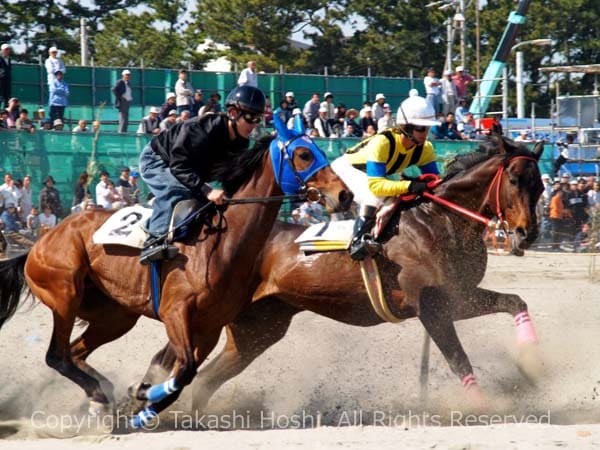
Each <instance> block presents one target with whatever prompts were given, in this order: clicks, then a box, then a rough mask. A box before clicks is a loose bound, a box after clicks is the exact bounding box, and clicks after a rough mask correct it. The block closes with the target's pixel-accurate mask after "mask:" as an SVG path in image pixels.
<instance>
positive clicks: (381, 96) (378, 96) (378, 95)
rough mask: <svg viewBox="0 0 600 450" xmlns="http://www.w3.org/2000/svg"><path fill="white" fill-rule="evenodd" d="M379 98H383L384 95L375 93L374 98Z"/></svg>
mask: <svg viewBox="0 0 600 450" xmlns="http://www.w3.org/2000/svg"><path fill="white" fill-rule="evenodd" d="M380 98H383V99H384V100H385V95H383V94H377V95H376V96H375V100H379V99H380Z"/></svg>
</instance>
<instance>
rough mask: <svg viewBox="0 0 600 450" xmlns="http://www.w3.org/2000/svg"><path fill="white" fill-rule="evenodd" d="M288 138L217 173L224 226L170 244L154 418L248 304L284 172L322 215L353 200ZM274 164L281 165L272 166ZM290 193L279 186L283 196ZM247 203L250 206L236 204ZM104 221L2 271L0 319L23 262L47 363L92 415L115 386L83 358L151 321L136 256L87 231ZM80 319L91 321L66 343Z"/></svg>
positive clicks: (63, 232) (72, 221) (39, 246)
mask: <svg viewBox="0 0 600 450" xmlns="http://www.w3.org/2000/svg"><path fill="white" fill-rule="evenodd" d="M288 138H289V136H288V137H285V136H283V137H281V136H280V137H278V138H277V139H275V140H273V141H272V142H271V139H270V138H269V139H263V140H260V141H259V142H258V143H257V144H256V146H255V147H254V148H253V149H252V150H249V151H247V152H244V153H243V154H242V155H241V156H240V157H238V158H237V160H235V161H234V162H233V163H232V164H230V165H228V166H227V167H226V168H224V169H223V171H222V172H223V177H222V178H221V181H222V184H223V187H224V189H225V191H226V192H228V193H229V194H232V193H234V192H235V195H234V196H233V199H232V201H231V203H232V204H231V205H230V206H229V207H228V208H227V209H226V211H224V212H223V213H222V214H223V218H222V223H224V224H225V227H224V230H221V231H220V232H213V233H209V232H207V227H206V225H203V224H196V225H195V227H193V228H192V231H191V233H190V237H189V238H188V239H187V240H186V241H185V242H184V243H177V244H176V245H177V246H178V247H179V249H180V254H179V255H178V256H177V257H176V258H175V259H173V260H171V261H168V262H165V263H164V264H163V267H162V280H163V287H162V303H161V304H160V309H159V310H158V312H159V317H160V320H162V321H163V323H164V325H165V328H166V332H167V335H168V338H169V343H170V345H171V348H172V349H173V351H174V354H175V359H176V364H175V365H176V368H175V370H174V372H173V378H171V379H170V380H169V381H168V382H167V383H165V384H164V385H158V386H157V387H155V389H154V390H152V389H149V390H148V392H147V393H146V398H147V400H148V401H149V402H150V403H151V404H152V403H154V405H152V406H151V409H149V411H147V413H152V414H153V413H157V412H159V411H160V410H162V409H164V408H166V407H167V406H168V405H169V404H171V403H172V402H173V401H174V400H175V399H176V398H177V397H178V396H179V394H180V392H181V389H182V388H183V387H184V386H185V385H187V384H188V383H190V382H191V380H192V379H193V377H194V375H195V374H196V369H197V367H198V366H199V365H200V364H201V363H202V361H203V360H204V358H205V357H206V356H207V355H208V353H209V352H210V351H211V350H212V348H213V347H214V345H215V343H216V342H217V340H218V337H219V334H220V332H221V330H222V328H223V326H224V325H226V324H228V323H230V322H232V321H233V320H234V319H235V318H236V317H237V315H238V313H239V312H240V310H241V309H242V308H243V307H244V306H245V305H246V304H247V303H248V302H249V297H248V293H249V292H251V290H252V289H253V288H254V287H255V285H254V281H253V279H252V276H251V275H252V271H253V270H254V269H253V268H254V262H255V260H256V255H257V254H259V253H260V251H261V250H262V247H263V245H264V244H265V241H266V239H267V237H268V236H269V233H270V231H271V228H272V226H273V224H274V222H275V221H276V218H277V214H278V211H279V208H280V206H281V201H282V198H281V197H282V194H283V191H282V188H280V185H279V184H278V182H277V181H276V179H285V173H287V172H290V174H291V175H289V174H288V178H293V179H296V180H297V181H298V189H300V188H303V187H304V188H314V189H317V190H318V191H319V192H320V193H321V200H320V201H321V203H322V204H323V205H324V206H326V207H327V209H328V210H329V211H332V212H333V211H337V210H343V209H347V208H348V207H349V206H350V204H351V202H352V194H351V193H350V192H349V191H348V190H347V188H346V186H345V185H344V183H343V182H342V181H341V180H340V179H339V177H338V176H337V175H336V174H335V173H333V172H332V170H331V169H330V168H329V167H328V165H327V160H326V157H325V156H324V153H323V152H322V151H320V150H319V149H318V147H317V146H316V145H315V144H314V142H312V140H310V139H309V138H308V137H306V136H301V135H296V136H295V137H294V138H293V139H291V138H290V139H288ZM292 141H293V142H292ZM269 150H270V151H269ZM284 152H285V156H284ZM275 160H279V161H280V162H281V163H280V164H279V165H274V164H272V161H275ZM318 161H320V162H319V164H320V165H318V166H317V165H316V163H317V162H318ZM277 172H279V177H278V175H277ZM282 174H284V175H283V178H281V177H282ZM300 181H301V182H300ZM302 185H304V186H302ZM290 189H291V188H290V187H289V186H288V187H287V188H284V189H283V190H284V191H285V192H286V193H290V192H289V191H290ZM250 197H251V198H254V203H248V204H236V203H235V202H240V201H243V199H248V198H250ZM269 200H276V201H269ZM109 216H110V212H98V211H86V212H82V213H79V214H76V215H72V216H69V217H68V218H67V219H65V220H64V221H63V222H61V223H60V224H59V225H58V226H57V227H55V228H54V229H52V230H51V231H50V232H49V233H48V234H47V235H45V236H44V237H42V238H41V239H40V240H39V241H38V242H37V243H36V244H35V245H34V247H33V248H32V249H31V251H30V252H29V254H28V255H24V256H22V257H19V258H17V259H13V260H11V261H8V262H5V263H3V264H2V265H1V266H0V282H2V285H0V291H1V292H0V301H1V303H0V320H2V321H3V320H6V318H7V317H8V316H10V314H11V313H12V312H13V311H14V308H15V307H16V304H17V302H18V299H19V294H20V292H21V290H22V287H23V286H22V284H23V283H22V281H23V280H22V274H23V265H24V273H25V277H26V282H27V285H28V287H29V289H30V290H31V292H32V293H33V294H34V295H35V297H37V298H38V299H39V300H40V301H41V302H42V303H44V304H45V305H47V306H48V307H49V308H50V309H51V310H52V314H53V318H54V329H53V333H52V339H51V342H50V347H49V349H48V352H47V355H46V362H47V363H48V365H50V366H51V367H52V368H54V369H56V370H57V371H59V372H60V373H61V374H62V375H64V376H65V377H67V378H69V379H70V380H72V381H73V382H75V383H77V384H78V385H79V386H80V387H81V388H82V389H83V390H84V391H85V392H86V394H87V396H88V398H89V400H90V411H91V412H92V413H100V412H102V413H104V412H107V411H106V410H107V407H108V405H109V399H112V387H111V388H110V389H107V392H105V391H104V390H103V389H102V387H101V386H100V382H101V381H102V382H104V383H106V385H108V386H110V383H109V382H108V380H107V379H105V378H104V377H103V376H102V375H100V374H99V373H98V372H96V371H95V370H94V369H93V368H92V367H90V366H89V365H88V364H87V363H86V358H87V357H88V356H89V355H90V354H91V353H92V352H93V351H94V350H95V349H97V348H98V347H100V346H101V345H103V344H106V343H108V342H111V341H113V340H115V339H117V338H119V337H120V336H122V335H123V334H125V333H126V332H128V331H129V330H130V329H131V328H132V327H133V326H134V324H135V323H136V321H137V320H138V318H139V317H140V316H141V315H144V316H147V317H151V318H156V316H155V314H154V312H153V308H152V305H151V302H150V301H149V298H150V282H149V275H148V270H147V269H146V268H145V267H143V266H141V265H140V264H139V263H138V259H137V258H138V256H139V255H138V254H139V251H138V250H135V249H131V248H127V247H121V246H114V245H106V246H103V245H95V244H93V243H92V235H93V234H94V232H95V231H96V230H97V229H98V228H99V227H100V226H101V225H102V224H103V223H104V222H105V221H106V219H107V218H108V217H109ZM77 317H79V318H81V319H84V320H85V321H87V322H88V324H89V325H88V327H87V329H86V330H85V331H84V333H83V334H82V335H81V336H80V337H79V338H77V339H76V340H75V341H74V342H73V343H69V339H70V336H71V332H72V330H73V324H74V321H75V319H76V318H77ZM0 323H1V322H0ZM152 414H150V415H152ZM146 419H147V417H145V416H143V417H140V418H138V420H137V421H136V422H134V423H133V425H135V426H141V425H143V423H144V420H146Z"/></svg>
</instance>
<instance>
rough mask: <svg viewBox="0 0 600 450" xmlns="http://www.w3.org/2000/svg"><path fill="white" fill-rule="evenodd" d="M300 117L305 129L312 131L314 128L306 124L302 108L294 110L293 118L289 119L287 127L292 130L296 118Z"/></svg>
mask: <svg viewBox="0 0 600 450" xmlns="http://www.w3.org/2000/svg"><path fill="white" fill-rule="evenodd" d="M298 115H299V116H300V118H301V120H302V123H303V125H304V128H305V129H306V130H308V129H311V130H312V129H313V128H312V127H310V126H309V125H308V124H307V123H306V122H305V120H304V116H303V115H302V110H301V109H300V108H294V110H293V111H292V117H290V118H289V119H288V121H287V124H286V126H287V127H288V128H289V129H290V130H291V129H293V128H294V122H295V121H296V116H298ZM307 134H308V133H307ZM317 134H318V132H317ZM317 137H318V136H317Z"/></svg>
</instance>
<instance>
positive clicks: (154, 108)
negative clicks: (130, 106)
mask: <svg viewBox="0 0 600 450" xmlns="http://www.w3.org/2000/svg"><path fill="white" fill-rule="evenodd" d="M150 112H151V113H156V114H158V113H159V112H160V110H159V109H158V108H157V107H156V106H151V107H150Z"/></svg>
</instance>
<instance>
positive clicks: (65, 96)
mask: <svg viewBox="0 0 600 450" xmlns="http://www.w3.org/2000/svg"><path fill="white" fill-rule="evenodd" d="M48 104H49V106H50V120H52V121H54V120H56V119H60V120H61V121H63V120H64V117H65V108H66V107H67V105H68V104H69V86H68V85H67V83H66V82H65V80H64V79H63V72H62V70H60V69H57V70H55V71H54V79H53V80H52V82H51V83H50V98H49V101H48Z"/></svg>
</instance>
